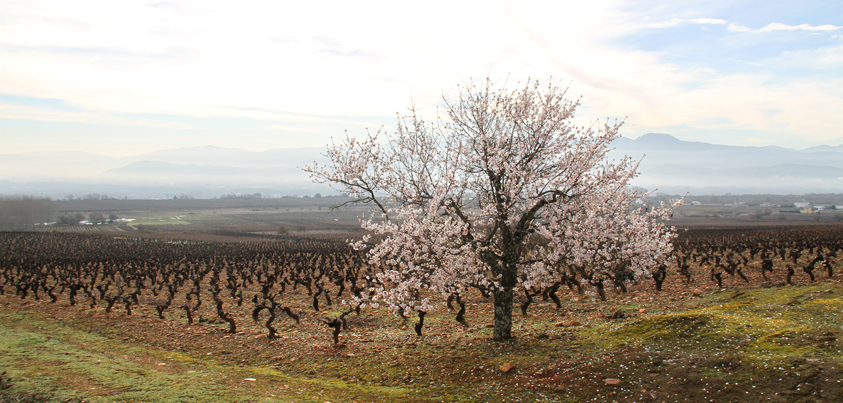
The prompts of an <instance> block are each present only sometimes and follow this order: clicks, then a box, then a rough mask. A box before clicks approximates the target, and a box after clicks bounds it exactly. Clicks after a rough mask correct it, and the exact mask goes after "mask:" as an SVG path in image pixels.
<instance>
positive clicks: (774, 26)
mask: <svg viewBox="0 0 843 403" xmlns="http://www.w3.org/2000/svg"><path fill="white" fill-rule="evenodd" d="M840 28H843V27H838V26H836V25H829V24H824V25H819V26H813V25H809V24H799V25H787V24H782V23H780V22H774V23H771V24H767V25H766V26H765V27H763V28H761V29H757V30H756V31H757V32H770V31H826V32H828V31H836V30H838V29H840Z"/></svg>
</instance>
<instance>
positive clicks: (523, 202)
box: [305, 79, 670, 341]
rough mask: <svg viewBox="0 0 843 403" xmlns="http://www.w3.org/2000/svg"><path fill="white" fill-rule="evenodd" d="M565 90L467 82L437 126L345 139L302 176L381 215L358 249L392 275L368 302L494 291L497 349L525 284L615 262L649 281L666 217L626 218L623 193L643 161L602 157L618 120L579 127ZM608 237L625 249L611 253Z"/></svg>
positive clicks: (401, 306)
mask: <svg viewBox="0 0 843 403" xmlns="http://www.w3.org/2000/svg"><path fill="white" fill-rule="evenodd" d="M566 92H567V89H563V88H561V87H559V86H558V85H553V84H551V85H548V86H547V87H545V88H542V87H540V86H539V84H538V82H529V81H528V82H527V83H526V84H525V85H523V86H519V87H518V88H516V89H514V90H507V89H506V88H500V89H498V88H495V85H494V84H493V83H492V82H491V81H490V80H488V79H487V80H485V81H484V82H481V83H477V82H474V81H470V82H468V84H467V85H466V86H463V87H458V94H457V95H456V96H454V97H447V96H446V97H445V98H444V109H445V111H446V112H447V113H446V116H443V117H440V118H438V119H437V121H436V122H435V123H433V124H428V123H426V122H425V121H424V120H423V119H422V118H421V117H420V116H419V115H418V114H417V111H416V110H415V109H414V108H412V109H411V110H410V111H411V113H410V114H409V115H408V116H404V117H399V119H398V128H397V130H396V132H395V133H394V134H389V133H386V132H384V131H383V130H380V131H378V132H377V133H375V134H371V133H370V134H369V135H368V137H367V138H366V139H365V140H362V141H360V140H356V139H354V138H352V137H350V136H346V140H345V141H344V142H343V143H342V144H339V145H336V144H334V145H332V146H330V147H329V148H328V150H327V152H326V154H325V155H326V156H327V157H328V158H330V160H331V163H330V164H328V165H326V166H323V165H318V164H314V165H313V166H309V167H306V168H305V170H306V171H308V172H310V173H311V177H312V178H313V179H314V181H316V182H319V183H329V184H332V185H336V186H338V187H339V188H340V189H341V190H342V191H344V192H345V193H346V194H348V195H350V196H352V197H353V198H354V202H365V203H372V204H373V205H374V206H375V207H376V208H375V210H374V212H373V214H372V215H371V216H370V217H368V218H367V219H364V220H363V221H362V226H363V227H364V228H365V229H367V230H369V231H370V232H371V234H370V235H367V236H366V237H364V238H363V240H361V241H359V242H356V243H355V244H354V246H355V247H356V248H358V249H366V250H367V253H368V259H369V262H370V263H371V264H375V265H380V266H381V267H384V268H385V270H384V271H383V273H382V274H380V275H379V283H380V285H381V287H380V289H378V290H377V292H376V293H375V294H374V295H373V296H372V297H373V299H379V300H383V301H385V302H386V303H387V304H388V305H389V306H390V308H392V309H393V310H394V311H395V312H396V313H401V314H403V315H406V314H409V313H411V312H412V311H417V312H419V313H420V314H421V315H420V316H423V312H427V311H428V310H430V309H431V304H430V301H428V300H427V299H425V297H424V296H425V295H427V292H435V293H441V294H443V295H446V296H447V295H451V294H455V293H456V294H459V293H461V292H463V291H464V290H465V289H466V288H468V287H471V286H482V287H486V288H489V289H491V290H492V291H493V295H494V320H495V328H494V334H493V336H492V338H493V340H495V341H500V340H505V339H509V338H510V337H511V328H512V304H513V292H514V290H515V289H516V288H517V287H518V286H519V285H520V284H519V282H520V281H521V280H520V279H521V278H522V277H523V278H526V279H528V280H527V281H531V282H534V283H536V284H538V283H542V282H544V281H546V280H547V279H548V277H549V276H552V275H553V272H554V270H557V269H558V268H560V267H569V266H573V265H586V266H589V267H591V268H593V270H595V271H597V272H601V270H602V271H605V269H606V268H608V267H611V265H610V264H604V263H603V262H602V261H598V260H600V259H604V260H606V261H614V260H616V259H620V258H623V259H626V261H627V263H625V264H629V265H633V266H636V265H637V266H636V267H635V270H637V271H638V272H641V273H646V268H644V267H638V266H642V265H646V264H653V263H661V262H663V261H664V260H666V258H667V257H666V256H667V253H666V252H669V246H668V244H669V242H667V241H669V238H670V233H669V232H668V231H666V230H665V228H664V226H663V225H662V224H661V222H660V221H658V220H659V219H660V217H662V215H663V214H662V213H664V209H663V208H662V209H640V210H629V209H628V206H629V202H630V201H631V200H633V199H634V198H635V197H639V196H640V195H639V194H637V193H636V192H635V191H633V190H630V189H629V186H627V185H628V182H629V180H630V179H632V178H633V177H634V176H635V175H636V167H637V165H636V164H635V163H634V162H633V161H632V160H631V159H629V158H624V159H622V160H620V161H612V162H610V161H607V160H606V152H607V151H608V147H609V146H610V144H611V142H612V141H613V140H614V139H616V138H617V137H618V129H619V128H620V126H621V123H617V122H616V123H615V124H609V122H608V121H607V122H605V123H599V122H598V123H596V124H595V125H593V126H591V127H577V126H575V125H574V124H573V123H572V122H571V120H572V118H573V117H574V111H575V109H576V107H577V106H578V105H579V102H578V101H571V100H568V99H567V98H566ZM626 226H631V227H629V228H626ZM607 231H609V232H607ZM611 231H614V232H615V233H616V234H617V235H616V236H615V235H610V234H612V233H611ZM601 237H602V238H601ZM603 238H606V239H610V240H612V241H613V242H614V243H615V244H617V246H613V247H612V248H609V249H606V248H608V245H609V243H608V242H605V240H604V239H603ZM660 248H664V249H660ZM618 254H620V256H618ZM645 256H650V258H642V257H645ZM633 257H636V258H635V259H633ZM520 274H526V275H525V276H521V275H520ZM423 290H428V291H427V292H422V291H423Z"/></svg>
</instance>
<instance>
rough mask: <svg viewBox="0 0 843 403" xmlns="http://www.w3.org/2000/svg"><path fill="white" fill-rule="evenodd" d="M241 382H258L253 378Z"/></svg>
mask: <svg viewBox="0 0 843 403" xmlns="http://www.w3.org/2000/svg"><path fill="white" fill-rule="evenodd" d="M243 380H244V381H249V382H257V381H258V380H257V379H255V378H246V379H243Z"/></svg>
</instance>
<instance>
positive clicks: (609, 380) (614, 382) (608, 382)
mask: <svg viewBox="0 0 843 403" xmlns="http://www.w3.org/2000/svg"><path fill="white" fill-rule="evenodd" d="M603 382H606V385H611V386H614V385H620V383H621V380H620V379H618V378H606V379H605V380H603Z"/></svg>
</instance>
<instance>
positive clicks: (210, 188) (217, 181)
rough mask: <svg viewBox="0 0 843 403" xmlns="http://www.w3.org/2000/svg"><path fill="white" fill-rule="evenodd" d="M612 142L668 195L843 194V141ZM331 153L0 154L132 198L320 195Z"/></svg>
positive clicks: (24, 178) (49, 175) (83, 187)
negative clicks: (317, 173) (314, 173)
mask: <svg viewBox="0 0 843 403" xmlns="http://www.w3.org/2000/svg"><path fill="white" fill-rule="evenodd" d="M613 146H614V148H615V149H614V150H613V151H611V152H610V158H620V157H622V156H623V155H628V156H630V157H632V158H634V159H636V160H640V161H641V165H640V167H639V171H640V172H641V175H640V177H638V178H637V179H636V180H635V182H634V184H635V185H638V186H642V187H645V188H648V189H655V188H658V190H659V191H660V192H665V193H675V194H684V193H686V192H691V193H692V194H723V193H727V192H728V193H736V194H737V193H774V194H791V193H796V194H802V193H841V192H843V145H838V146H818V147H811V148H807V149H804V150H795V149H789V148H782V147H737V146H726V145H719V144H708V143H701V142H690V141H682V140H679V139H677V138H675V137H673V136H670V135H668V134H661V133H650V134H646V135H643V136H641V137H639V138H636V139H628V138H620V139H618V140H617V141H616V142H615V143H614V144H613ZM324 150H325V149H324V148H323V147H311V148H290V149H274V150H268V151H263V152H254V151H248V150H243V149H235V148H223V147H215V146H201V147H191V148H181V149H173V150H162V151H156V152H152V153H145V154H140V155H136V156H131V157H124V158H115V157H108V156H102V155H97V154H91V153H81V152H67V153H56V152H49V153H48V152H43V153H23V154H5V155H0V193H2V194H15V193H19V194H44V195H49V196H52V197H62V196H64V195H65V194H67V193H74V194H77V195H79V194H85V193H93V192H96V193H107V194H110V195H112V196H122V195H130V197H132V196H133V195H134V196H136V197H164V196H163V195H164V194H166V195H170V194H180V193H188V194H189V193H193V194H194V196H196V197H214V196H219V195H221V194H225V193H228V192H242V193H255V192H257V190H255V189H262V191H263V192H266V193H268V194H292V193H298V194H312V193H315V192H316V191H321V192H325V191H329V190H328V189H327V187H325V186H320V185H314V184H312V183H311V182H310V178H309V176H308V175H307V174H306V173H304V172H302V171H301V170H300V169H299V167H302V166H304V165H309V164H312V163H313V162H314V161H319V162H324V161H325V159H324V157H322V155H321V153H322V152H324ZM141 189H142V191H140V190H141ZM158 194H160V196H156V195H158Z"/></svg>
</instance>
